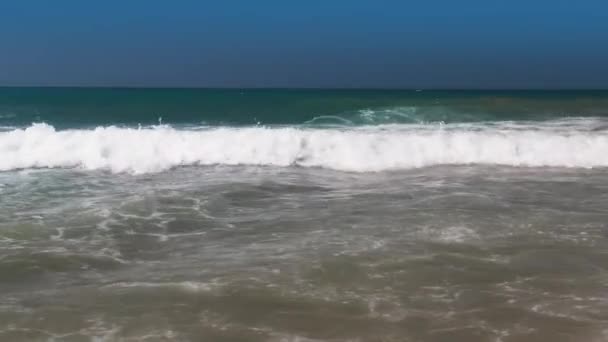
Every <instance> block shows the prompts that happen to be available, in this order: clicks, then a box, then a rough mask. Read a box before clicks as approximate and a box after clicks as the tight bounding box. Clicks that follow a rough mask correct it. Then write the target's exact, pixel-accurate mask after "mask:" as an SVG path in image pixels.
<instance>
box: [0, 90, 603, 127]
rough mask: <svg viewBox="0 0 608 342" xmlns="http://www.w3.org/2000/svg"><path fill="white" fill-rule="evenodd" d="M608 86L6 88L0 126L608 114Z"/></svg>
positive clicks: (338, 121)
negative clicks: (498, 88)
mask: <svg viewBox="0 0 608 342" xmlns="http://www.w3.org/2000/svg"><path fill="white" fill-rule="evenodd" d="M606 108H608V91H426V90H425V91H416V90H271V89H242V90H238V89H235V90H221V89H104V88H90V89H87V88H0V126H24V125H29V124H31V123H32V122H46V123H48V124H51V125H53V126H55V127H59V128H73V127H83V126H84V127H86V126H97V125H137V124H142V125H151V124H157V123H158V121H159V118H162V122H164V123H169V124H186V125H256V124H262V125H296V124H337V125H365V124H386V123H425V122H444V123H453V122H475V121H495V120H546V119H555V118H562V117H577V116H586V117H587V116H608V110H607V109H606Z"/></svg>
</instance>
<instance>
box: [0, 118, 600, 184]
mask: <svg viewBox="0 0 608 342" xmlns="http://www.w3.org/2000/svg"><path fill="white" fill-rule="evenodd" d="M445 126H449V127H447V128H446V127H444V126H441V127H443V128H441V127H439V126H432V127H422V126H415V125H403V126H390V127H387V126H376V127H367V128H351V129H313V128H296V127H274V128H267V127H246V128H229V127H221V128H209V129H205V130H185V129H175V128H171V127H169V126H158V127H151V128H145V129H135V128H119V127H98V128H96V129H90V130H84V129H83V130H63V131H57V130H55V129H54V128H53V127H52V126H49V125H47V124H34V125H32V126H30V127H28V128H25V129H14V130H11V131H9V132H0V170H3V171H7V170H15V169H29V168H71V167H78V168H83V169H88V170H96V169H105V170H110V171H112V172H128V173H134V174H140V173H148V172H158V171H163V170H167V169H169V168H172V167H175V166H180V165H215V164H220V165H274V166H290V165H298V166H304V167H324V168H330V169H335V170H342V171H354V172H368V171H382V170H395V169H407V168H416V167H424V166H430V165H441V164H453V165H462V164H495V165H511V166H534V167H539V166H552V167H585V168H590V167H604V166H608V132H606V131H592V130H581V129H578V128H572V129H565V128H563V127H562V128H560V129H555V130H554V129H551V126H545V127H544V128H542V129H539V128H538V127H528V126H520V127H517V128H512V127H506V126H505V127H503V126H496V125H493V126H462V125H457V126H450V125H445Z"/></svg>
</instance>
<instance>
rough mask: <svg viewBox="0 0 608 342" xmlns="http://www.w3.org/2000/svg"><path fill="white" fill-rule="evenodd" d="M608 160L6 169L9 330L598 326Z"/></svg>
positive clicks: (532, 329)
mask: <svg viewBox="0 0 608 342" xmlns="http://www.w3.org/2000/svg"><path fill="white" fill-rule="evenodd" d="M606 208H608V173H607V172H606V169H604V168H599V169H579V168H571V169H566V168H512V167H498V166H482V165H478V166H435V167H427V168H420V169H412V170H400V171H394V172H377V173H345V172H338V171H329V170H325V169H317V168H303V167H282V168H280V167H253V166H248V167H246V166H236V167H229V166H208V167H183V168H177V169H172V170H170V171H167V172H160V173H153V174H144V175H138V176H135V175H130V174H112V173H108V172H105V171H78V170H66V169H56V170H31V169H29V170H21V171H10V172H3V173H0V218H2V220H0V291H1V293H2V296H0V340H2V341H463V342H469V341H497V342H498V341H503V342H511V341H604V340H606V339H608V297H606V291H607V289H608V288H607V286H608V273H607V272H606V269H605V268H606V265H608V210H606Z"/></svg>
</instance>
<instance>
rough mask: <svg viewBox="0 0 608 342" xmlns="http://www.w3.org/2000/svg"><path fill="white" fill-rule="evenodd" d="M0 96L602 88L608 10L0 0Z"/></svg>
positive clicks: (426, 1)
mask: <svg viewBox="0 0 608 342" xmlns="http://www.w3.org/2000/svg"><path fill="white" fill-rule="evenodd" d="M0 85H4V86H115V87H121V86H128V87H236V88H243V87H273V88H274V87H290V88H300V87H313V88H325V87H339V88H351V87H356V88H416V89H418V88H421V89H428V88H478V89H485V88H608V1H605V0H578V1H574V0H568V1H566V0H526V1H523V0H510V1H507V0H505V1H502V0H483V1H482V0H461V1H455V0H416V1H409V0H401V1H391V0H384V1H383V0H366V1H363V0H323V1H318V0H307V1H289V0H283V1H275V0H258V1H251V0H241V1H237V0H221V1H220V0H216V1H205V0H198V1H194V0H174V1H169V0H163V1H158V0H104V1H83V0H54V1H49V0H5V1H1V2H0Z"/></svg>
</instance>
